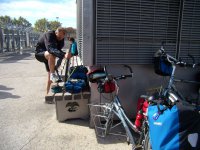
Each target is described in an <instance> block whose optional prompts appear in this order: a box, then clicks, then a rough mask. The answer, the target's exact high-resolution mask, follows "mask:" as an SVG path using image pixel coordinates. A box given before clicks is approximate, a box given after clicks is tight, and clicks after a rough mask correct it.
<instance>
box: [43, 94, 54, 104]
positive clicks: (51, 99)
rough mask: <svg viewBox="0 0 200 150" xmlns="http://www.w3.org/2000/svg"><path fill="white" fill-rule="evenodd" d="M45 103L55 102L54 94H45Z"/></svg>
mask: <svg viewBox="0 0 200 150" xmlns="http://www.w3.org/2000/svg"><path fill="white" fill-rule="evenodd" d="M45 103H47V104H54V96H49V95H46V96H45Z"/></svg>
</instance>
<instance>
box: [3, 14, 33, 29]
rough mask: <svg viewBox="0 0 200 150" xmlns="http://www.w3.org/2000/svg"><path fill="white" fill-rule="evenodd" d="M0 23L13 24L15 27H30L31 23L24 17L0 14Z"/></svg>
mask: <svg viewBox="0 0 200 150" xmlns="http://www.w3.org/2000/svg"><path fill="white" fill-rule="evenodd" d="M0 25H1V26H4V27H13V26H15V27H16V28H18V27H20V28H27V27H31V23H30V22H28V21H27V20H26V19H25V18H23V17H21V16H20V17H19V18H18V19H16V18H14V19H12V18H11V17H9V16H0Z"/></svg>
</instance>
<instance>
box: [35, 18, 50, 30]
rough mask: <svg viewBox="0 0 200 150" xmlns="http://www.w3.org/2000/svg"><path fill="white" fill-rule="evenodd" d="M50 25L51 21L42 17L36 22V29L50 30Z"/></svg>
mask: <svg viewBox="0 0 200 150" xmlns="http://www.w3.org/2000/svg"><path fill="white" fill-rule="evenodd" d="M48 27H49V22H48V20H47V19H46V18H42V19H39V20H37V21H36V22H35V27H34V29H35V31H38V32H46V31H48V29H49V28H48Z"/></svg>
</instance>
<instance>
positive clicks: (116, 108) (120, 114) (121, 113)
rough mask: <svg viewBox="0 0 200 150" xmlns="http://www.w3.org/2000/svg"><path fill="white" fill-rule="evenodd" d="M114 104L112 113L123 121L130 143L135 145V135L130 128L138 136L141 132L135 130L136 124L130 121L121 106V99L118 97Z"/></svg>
mask: <svg viewBox="0 0 200 150" xmlns="http://www.w3.org/2000/svg"><path fill="white" fill-rule="evenodd" d="M112 104H113V110H112V111H113V112H114V113H115V115H116V116H118V117H119V119H120V120H121V123H122V124H123V127H124V129H125V131H126V133H127V136H128V137H129V140H130V143H131V144H133V145H135V141H134V138H133V135H132V133H131V130H130V127H131V129H132V130H133V131H134V132H136V133H138V134H141V133H140V131H139V130H137V129H136V128H135V126H134V124H133V123H132V122H131V121H130V119H129V118H128V117H127V115H126V114H125V111H124V109H123V108H122V106H121V103H120V99H119V97H118V96H115V98H114V101H113V103H112Z"/></svg>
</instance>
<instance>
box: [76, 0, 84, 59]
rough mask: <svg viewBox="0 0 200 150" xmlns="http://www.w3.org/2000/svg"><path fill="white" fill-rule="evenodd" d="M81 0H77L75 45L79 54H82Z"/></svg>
mask: <svg viewBox="0 0 200 150" xmlns="http://www.w3.org/2000/svg"><path fill="white" fill-rule="evenodd" d="M82 3H83V0H78V1H77V8H78V9H77V18H78V19H77V46H78V51H79V56H80V58H82V56H83V19H82V18H83V4H82Z"/></svg>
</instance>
